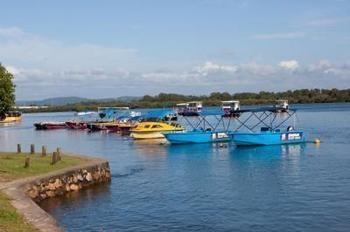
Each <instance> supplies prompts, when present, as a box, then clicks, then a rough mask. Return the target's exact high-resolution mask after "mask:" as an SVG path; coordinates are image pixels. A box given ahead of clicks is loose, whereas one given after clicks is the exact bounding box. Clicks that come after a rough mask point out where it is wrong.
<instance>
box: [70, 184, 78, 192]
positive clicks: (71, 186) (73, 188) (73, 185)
mask: <svg viewBox="0 0 350 232" xmlns="http://www.w3.org/2000/svg"><path fill="white" fill-rule="evenodd" d="M69 188H70V190H72V191H78V190H79V186H78V185H76V184H71V185H70V186H69Z"/></svg>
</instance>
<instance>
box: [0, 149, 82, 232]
mask: <svg viewBox="0 0 350 232" xmlns="http://www.w3.org/2000/svg"><path fill="white" fill-rule="evenodd" d="M26 156H29V157H30V166H29V167H28V168H24V160H25V157H26ZM51 158H52V157H51V156H46V157H41V156H40V155H38V154H35V155H30V154H16V153H3V152H0V183H1V182H7V181H12V180H15V179H19V178H23V177H29V176H33V175H38V174H43V173H48V172H51V171H55V170H59V169H62V168H66V167H71V166H74V165H78V164H81V163H84V162H85V161H86V159H84V158H80V157H74V156H67V155H62V160H61V161H59V162H58V163H56V164H54V165H51ZM0 231H1V232H2V231H6V232H7V231H8V232H10V231H11V232H12V231H29V232H32V231H37V230H36V229H35V228H34V227H33V226H32V225H30V224H29V223H27V222H26V221H25V219H24V218H23V217H22V216H21V215H20V214H18V213H17V211H16V209H15V208H14V207H12V206H11V204H10V202H9V199H8V198H7V197H6V195H5V194H4V193H2V192H1V191H0Z"/></svg>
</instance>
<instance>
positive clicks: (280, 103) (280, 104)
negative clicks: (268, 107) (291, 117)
mask: <svg viewBox="0 0 350 232" xmlns="http://www.w3.org/2000/svg"><path fill="white" fill-rule="evenodd" d="M274 108H275V112H277V113H285V112H287V111H288V109H289V105H288V100H283V99H280V100H277V101H276V104H275V105H274Z"/></svg>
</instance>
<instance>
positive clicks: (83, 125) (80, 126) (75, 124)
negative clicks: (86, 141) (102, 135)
mask: <svg viewBox="0 0 350 232" xmlns="http://www.w3.org/2000/svg"><path fill="white" fill-rule="evenodd" d="M65 123H66V126H67V128H68V129H73V130H85V129H87V128H88V127H87V125H88V123H87V122H84V121H74V120H72V121H67V122H65Z"/></svg>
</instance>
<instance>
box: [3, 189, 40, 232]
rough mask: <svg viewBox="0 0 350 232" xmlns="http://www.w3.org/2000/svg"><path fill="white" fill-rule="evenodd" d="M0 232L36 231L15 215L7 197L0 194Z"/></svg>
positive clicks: (14, 210)
mask: <svg viewBox="0 0 350 232" xmlns="http://www.w3.org/2000/svg"><path fill="white" fill-rule="evenodd" d="M0 231H4V232H12V231H28V232H32V231H37V230H36V229H35V228H34V227H33V226H32V225H30V224H29V223H27V222H26V221H25V220H24V218H23V217H22V216H21V215H20V214H18V213H17V211H16V209H15V208H13V206H12V205H11V204H10V201H9V199H8V197H7V196H6V195H5V194H3V193H1V192H0Z"/></svg>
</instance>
